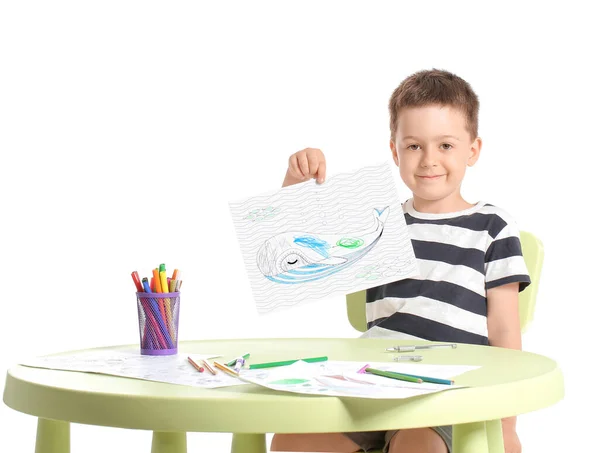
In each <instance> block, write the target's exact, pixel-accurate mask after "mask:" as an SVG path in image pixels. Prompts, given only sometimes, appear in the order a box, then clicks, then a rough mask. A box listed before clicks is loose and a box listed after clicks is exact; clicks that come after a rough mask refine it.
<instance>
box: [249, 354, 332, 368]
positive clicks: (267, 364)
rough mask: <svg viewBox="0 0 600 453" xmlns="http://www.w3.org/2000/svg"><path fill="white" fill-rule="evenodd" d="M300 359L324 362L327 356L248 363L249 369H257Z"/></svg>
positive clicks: (283, 364) (290, 362) (287, 363)
mask: <svg viewBox="0 0 600 453" xmlns="http://www.w3.org/2000/svg"><path fill="white" fill-rule="evenodd" d="M300 360H302V361H303V362H308V363H314V362H325V361H326V360H327V356H324V357H310V358H307V359H295V360H283V361H281V362H267V363H254V364H252V365H250V369H251V370H258V369H260V368H273V367H276V366H286V365H291V364H292V363H296V362H298V361H300Z"/></svg>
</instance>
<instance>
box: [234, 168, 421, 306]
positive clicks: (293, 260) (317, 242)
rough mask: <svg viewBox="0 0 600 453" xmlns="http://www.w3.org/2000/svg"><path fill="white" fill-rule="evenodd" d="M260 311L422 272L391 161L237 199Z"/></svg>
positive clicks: (236, 215)
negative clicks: (418, 264) (241, 199)
mask: <svg viewBox="0 0 600 453" xmlns="http://www.w3.org/2000/svg"><path fill="white" fill-rule="evenodd" d="M230 210H231V215H232V218H233V223H234V225H235V229H236V233H237V236H238V240H239V244H240V249H241V252H242V256H243V259H244V263H245V267H246V270H247V273H248V277H249V279H250V285H251V288H252V293H253V296H254V299H255V301H256V306H257V310H258V312H259V313H267V312H270V311H273V310H275V309H281V308H286V307H290V306H292V305H295V304H298V303H301V302H305V301H309V300H316V299H320V298H324V297H330V296H332V295H335V294H348V293H352V292H355V291H360V290H363V289H366V288H370V287H373V286H378V285H382V284H385V283H389V282H393V281H397V280H400V279H403V278H409V277H412V276H416V275H417V274H418V270H417V264H416V260H415V256H414V251H413V249H412V243H411V241H410V237H409V235H408V230H407V227H406V222H405V220H404V214H403V211H402V203H401V201H400V199H399V196H398V190H397V186H396V183H395V181H394V177H393V174H392V170H391V168H390V166H389V164H381V165H379V166H371V167H365V168H363V169H361V170H359V171H356V172H354V173H348V174H340V175H336V176H333V177H331V178H328V179H327V180H326V181H325V183H324V184H322V185H319V184H317V183H316V182H315V181H314V180H311V181H308V182H305V183H301V184H296V185H293V186H289V187H284V188H282V189H279V190H278V191H276V192H274V193H269V194H266V195H260V196H254V197H250V198H247V199H245V200H243V201H240V202H231V203H230Z"/></svg>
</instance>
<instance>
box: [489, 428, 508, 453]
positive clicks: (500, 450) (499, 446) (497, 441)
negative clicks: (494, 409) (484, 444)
mask: <svg viewBox="0 0 600 453" xmlns="http://www.w3.org/2000/svg"><path fill="white" fill-rule="evenodd" d="M485 432H486V435H487V440H488V449H489V450H490V453H504V437H502V421H501V420H490V421H487V422H485Z"/></svg>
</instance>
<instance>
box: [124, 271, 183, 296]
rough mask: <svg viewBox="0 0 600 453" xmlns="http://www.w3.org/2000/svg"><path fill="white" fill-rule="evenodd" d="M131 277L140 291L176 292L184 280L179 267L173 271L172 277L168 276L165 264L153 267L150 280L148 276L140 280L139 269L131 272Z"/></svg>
mask: <svg viewBox="0 0 600 453" xmlns="http://www.w3.org/2000/svg"><path fill="white" fill-rule="evenodd" d="M131 278H133V283H135V288H136V289H137V291H138V293H176V292H179V288H181V282H182V280H181V273H180V272H179V269H175V270H174V271H173V276H172V277H167V267H166V266H165V265H164V264H161V265H160V266H158V267H156V268H154V269H152V277H151V278H150V280H148V278H146V277H144V278H143V279H142V280H140V276H139V274H138V273H137V271H133V272H132V273H131Z"/></svg>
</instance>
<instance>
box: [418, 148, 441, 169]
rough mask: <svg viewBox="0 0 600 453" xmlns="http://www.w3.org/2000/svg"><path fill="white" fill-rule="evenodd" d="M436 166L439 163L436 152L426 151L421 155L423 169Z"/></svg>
mask: <svg viewBox="0 0 600 453" xmlns="http://www.w3.org/2000/svg"><path fill="white" fill-rule="evenodd" d="M436 165H437V161H436V158H435V154H434V152H433V151H431V150H430V149H425V150H424V151H423V154H422V155H421V167H423V168H427V167H435V166H436Z"/></svg>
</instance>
